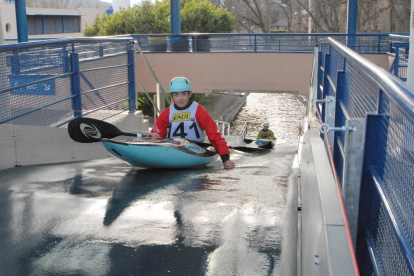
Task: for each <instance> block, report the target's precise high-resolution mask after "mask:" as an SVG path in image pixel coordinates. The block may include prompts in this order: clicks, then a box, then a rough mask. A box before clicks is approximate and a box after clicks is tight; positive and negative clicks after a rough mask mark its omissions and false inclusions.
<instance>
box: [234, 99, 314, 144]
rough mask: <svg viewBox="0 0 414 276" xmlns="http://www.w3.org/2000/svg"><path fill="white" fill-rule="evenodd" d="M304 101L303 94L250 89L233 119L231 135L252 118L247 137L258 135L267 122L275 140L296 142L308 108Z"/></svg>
mask: <svg viewBox="0 0 414 276" xmlns="http://www.w3.org/2000/svg"><path fill="white" fill-rule="evenodd" d="M304 101H305V100H304V99H303V97H301V96H297V95H293V94H288V93H251V94H250V95H249V96H248V97H247V102H246V105H245V106H244V107H243V108H242V110H241V111H240V113H239V115H238V116H237V118H236V119H235V121H234V122H233V125H232V131H231V135H238V134H239V133H240V132H241V131H242V128H243V125H244V123H245V122H249V125H248V129H247V134H246V138H249V139H256V135H257V133H258V132H259V130H260V129H261V128H262V127H263V123H265V122H268V123H270V127H269V128H270V129H271V130H272V131H273V132H274V134H275V137H276V138H277V140H276V144H279V145H296V144H297V141H298V125H299V124H300V123H301V122H302V120H303V116H304V114H305V111H306V106H305V105H304Z"/></svg>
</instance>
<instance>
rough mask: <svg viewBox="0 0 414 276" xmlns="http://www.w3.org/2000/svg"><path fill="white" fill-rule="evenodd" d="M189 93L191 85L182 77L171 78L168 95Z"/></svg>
mask: <svg viewBox="0 0 414 276" xmlns="http://www.w3.org/2000/svg"><path fill="white" fill-rule="evenodd" d="M184 91H191V83H190V81H189V80H188V79H186V78H184V77H177V78H173V79H172V80H171V82H170V93H174V92H184Z"/></svg>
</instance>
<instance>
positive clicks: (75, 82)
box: [70, 53, 82, 118]
mask: <svg viewBox="0 0 414 276" xmlns="http://www.w3.org/2000/svg"><path fill="white" fill-rule="evenodd" d="M70 64H71V71H72V76H71V87H70V88H71V94H72V96H73V97H72V108H73V116H74V117H75V118H77V117H81V116H82V97H81V89H80V76H79V54H78V53H71V54H70Z"/></svg>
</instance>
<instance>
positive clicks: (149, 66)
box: [134, 43, 170, 112]
mask: <svg viewBox="0 0 414 276" xmlns="http://www.w3.org/2000/svg"><path fill="white" fill-rule="evenodd" d="M134 47H136V49H138V51H139V53H140V54H141V56H142V58H143V59H144V61H145V64H146V65H147V67H148V69H149V70H150V72H151V74H152V76H153V78H154V79H155V81H156V82H157V83H158V84H159V85H160V88H161V91H162V93H163V95H164V97H165V100H166V101H167V102H169V101H170V99H169V98H168V97H167V94H166V93H165V91H164V88H163V87H162V85H161V83H160V81H159V80H158V78H157V76H156V75H155V73H154V70H152V67H151V65H150V64H149V62H148V60H147V58H146V57H145V55H144V53H143V52H142V49H141V46H139V43H134ZM141 87H142V86H141ZM145 94H146V95H147V97H148V98H150V96H149V95H148V94H147V92H146V93H145ZM150 101H151V100H150ZM151 103H152V104H154V103H153V102H152V101H151ZM154 106H155V105H154ZM157 110H158V108H157ZM158 112H159V110H158Z"/></svg>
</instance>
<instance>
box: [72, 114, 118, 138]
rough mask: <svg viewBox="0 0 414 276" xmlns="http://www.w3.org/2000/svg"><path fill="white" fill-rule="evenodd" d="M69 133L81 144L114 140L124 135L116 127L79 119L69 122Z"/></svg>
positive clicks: (96, 121) (105, 123) (94, 120)
mask: <svg viewBox="0 0 414 276" xmlns="http://www.w3.org/2000/svg"><path fill="white" fill-rule="evenodd" d="M68 133H69V136H70V138H72V140H74V141H76V142H79V143H93V142H99V141H101V139H102V138H114V137H116V136H120V135H122V134H123V132H122V131H120V130H119V129H118V128H117V127H116V126H114V125H112V124H110V123H107V122H104V121H100V120H96V119H91V118H77V119H74V120H72V121H70V122H69V124H68Z"/></svg>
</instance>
